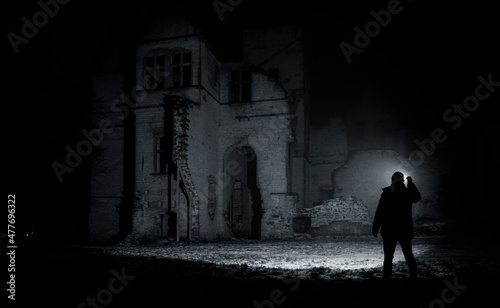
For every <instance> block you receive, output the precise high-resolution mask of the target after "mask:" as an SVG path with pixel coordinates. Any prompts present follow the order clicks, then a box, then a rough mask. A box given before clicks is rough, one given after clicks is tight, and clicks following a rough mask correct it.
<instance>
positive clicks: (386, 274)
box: [382, 237, 398, 280]
mask: <svg viewBox="0 0 500 308" xmlns="http://www.w3.org/2000/svg"><path fill="white" fill-rule="evenodd" d="M383 242H384V271H383V273H382V279H384V280H389V279H390V278H391V276H392V259H394V251H395V250H396V244H397V242H398V241H397V240H396V239H394V238H390V237H384V238H383Z"/></svg>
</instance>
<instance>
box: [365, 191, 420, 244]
mask: <svg viewBox="0 0 500 308" xmlns="http://www.w3.org/2000/svg"><path fill="white" fill-rule="evenodd" d="M394 188H395V190H394V192H393V191H391V187H385V188H383V189H382V196H381V197H380V201H379V203H378V207H377V211H376V212H375V217H374V219H373V227H372V232H373V233H374V234H376V233H378V230H379V228H380V234H381V235H382V237H391V238H397V239H408V238H409V239H412V238H413V217H412V203H415V202H418V201H420V199H421V198H422V197H421V196H420V192H419V191H418V189H417V187H416V186H415V184H413V182H411V183H408V187H406V186H405V185H404V184H403V183H397V184H396V185H395V186H394Z"/></svg>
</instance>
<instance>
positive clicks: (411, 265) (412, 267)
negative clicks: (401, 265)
mask: <svg viewBox="0 0 500 308" xmlns="http://www.w3.org/2000/svg"><path fill="white" fill-rule="evenodd" d="M399 245H401V250H403V255H404V256H405V260H406V264H408V270H409V271H410V279H412V280H414V279H417V261H416V260H415V256H413V249H412V246H411V239H403V240H399Z"/></svg>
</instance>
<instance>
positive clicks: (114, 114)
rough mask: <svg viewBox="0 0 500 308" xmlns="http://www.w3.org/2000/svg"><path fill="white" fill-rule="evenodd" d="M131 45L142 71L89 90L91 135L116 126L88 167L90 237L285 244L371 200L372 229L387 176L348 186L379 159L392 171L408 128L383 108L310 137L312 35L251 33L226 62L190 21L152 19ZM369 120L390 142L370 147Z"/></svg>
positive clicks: (291, 30)
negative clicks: (299, 222) (303, 215)
mask: <svg viewBox="0 0 500 308" xmlns="http://www.w3.org/2000/svg"><path fill="white" fill-rule="evenodd" d="M230 40H231V39H230V38H228V41H229V42H228V43H227V44H230ZM135 46H136V47H135V67H133V68H132V69H123V68H119V67H116V66H113V65H111V66H110V67H111V69H101V70H99V71H97V72H96V73H95V75H94V78H93V81H92V89H93V121H94V125H95V127H98V126H99V123H100V121H102V120H103V119H106V120H107V121H110V122H112V127H113V129H112V131H111V129H110V132H108V133H106V134H105V136H104V138H103V141H102V143H101V144H100V145H99V146H98V147H96V148H95V150H94V151H93V153H92V157H91V160H92V169H91V176H92V178H91V181H92V184H91V192H90V195H91V204H90V212H89V237H90V240H91V241H93V242H104V241H107V240H109V239H112V238H114V237H118V236H120V235H128V236H129V237H132V238H136V239H159V238H165V237H168V238H170V239H217V238H231V237H239V238H248V239H270V238H289V237H291V236H293V235H294V226H293V222H294V218H295V216H296V215H298V214H297V213H299V214H300V210H302V209H304V208H310V207H312V206H314V205H317V204H319V203H320V202H321V201H322V200H326V199H332V198H334V197H341V196H344V195H345V196H354V197H356V198H358V199H365V200H364V203H365V204H364V208H365V209H366V213H361V212H360V213H361V214H359V215H357V216H356V217H364V218H363V219H364V220H363V222H365V223H367V222H368V220H369V218H368V217H369V216H368V212H369V215H373V213H372V212H374V208H375V207H376V204H373V203H374V202H372V201H373V200H368V199H367V198H368V197H372V195H373V196H375V197H374V198H376V197H377V196H379V192H380V189H381V187H383V186H384V185H385V184H386V183H385V182H384V180H382V182H380V180H381V179H384V177H387V178H388V175H387V174H378V177H377V181H378V182H377V181H375V182H376V183H377V184H379V185H373V186H374V188H373V191H375V193H371V192H370V193H367V192H366V189H359V188H360V186H359V185H357V184H353V183H352V182H351V180H352V179H358V180H359V179H361V178H364V177H365V176H366V174H363V169H362V168H363V167H362V166H363V164H364V165H365V167H366V166H369V165H370V164H372V165H373V164H374V159H375V160H376V159H379V160H382V161H384V163H382V166H383V167H384V168H385V167H387V170H390V171H387V172H393V170H392V169H391V168H392V167H394V168H397V167H398V166H399V165H398V162H399V161H402V160H401V159H400V158H399V157H400V156H401V155H400V154H398V151H399V150H401V149H400V148H401V144H400V139H398V138H400V137H401V131H400V130H398V129H399V128H398V126H397V123H394V122H391V120H390V119H386V118H381V117H379V116H378V115H377V112H375V113H371V114H370V115H369V116H368V115H367V118H366V119H363V118H362V117H359V116H356V119H357V122H359V123H357V122H353V121H351V120H352V118H353V116H352V115H351V116H350V115H349V114H347V115H345V116H343V117H332V119H331V120H330V121H329V122H328V123H327V124H326V125H324V126H322V127H315V128H313V127H310V119H309V117H310V116H309V115H310V110H309V108H310V88H311V87H310V75H309V69H308V68H309V65H308V61H309V57H308V49H307V40H306V37H305V33H304V30H303V28H302V27H300V26H295V25H283V26H270V27H262V28H252V29H248V30H247V31H244V33H243V35H242V42H241V51H240V52H241V58H240V59H238V60H237V61H227V60H226V61H222V60H221V59H220V57H218V55H217V50H215V49H214V48H213V47H212V45H211V43H210V41H208V40H207V39H206V38H205V36H204V35H203V32H202V31H201V29H199V28H198V27H197V26H194V25H193V24H192V23H190V22H189V21H188V20H187V19H186V18H185V17H183V16H166V17H161V18H160V17H158V18H155V19H151V23H150V25H149V26H148V28H147V31H145V32H144V33H142V34H141V36H140V37H139V38H137V40H136V44H135ZM365 107H366V106H362V104H361V107H359V108H363V110H365V111H366V108H365ZM372 107H373V106H372ZM367 108H368V109H369V108H370V106H368V107H367ZM373 109H374V110H375V111H376V110H378V109H377V108H373ZM378 114H381V113H378ZM384 114H385V117H387V113H384ZM350 117H351V118H350ZM371 122H374V123H375V124H376V125H377V126H376V127H377V129H379V130H384V132H389V131H390V132H391V134H390V136H393V137H394V138H385V139H384V140H378V139H377V140H374V139H373V138H369V136H368V134H370V132H371V131H372V130H371V129H370V127H369V126H367V125H371V124H370V123H371ZM352 123H354V124H352ZM311 130H313V133H311ZM380 135H384V134H380ZM364 141H369V142H372V143H376V144H377V146H378V145H380V143H382V144H384V146H383V147H382V148H380V146H378V150H377V151H373V149H374V148H375V147H374V146H373V145H367V144H366V142H365V143H363V142H364ZM350 152H352V153H357V154H356V156H353V157H349V155H348V154H349V153H350ZM386 158H387V159H386ZM349 159H351V160H349ZM398 159H399V160H398ZM385 161H391V162H393V165H390V164H389V165H387V163H385ZM375 164H376V162H375ZM384 164H385V165H384ZM346 165H347V166H352V169H350V170H347V171H344V170H342V168H345V166H346ZM360 166H361V167H360ZM360 168H361V169H360ZM335 170H338V174H336V172H334V171H335ZM369 176H370V175H368V177H369ZM389 176H390V175H389ZM334 185H337V186H336V187H334ZM355 189H358V192H361V195H360V196H359V195H358V196H357V195H356V194H357V193H356V191H354V190H355ZM370 189H371V188H370ZM343 190H344V191H343ZM366 196H368V197H366ZM364 197H365V198H364ZM349 198H350V197H349ZM349 198H347V199H343V200H344V201H343V202H344V203H343V205H342V206H343V207H346V206H347V207H348V205H349V204H347V205H345V202H350V201H345V200H353V201H352V202H353V204H354V205H355V206H356V211H360V210H359V209H360V202H358V201H357V200H354V199H349ZM362 201H363V200H362ZM368 201H370V202H368ZM368 203H370V204H368ZM316 212H317V211H316ZM337 216H339V217H350V216H349V215H347V216H346V215H338V213H333V214H332V215H331V217H337ZM351 216H352V215H351ZM353 217H354V216H353ZM329 223H330V222H329ZM358 223H359V222H358ZM312 225H313V227H314V226H316V225H318V226H319V225H321V224H320V223H318V222H314V221H313V223H312ZM306 229H307V228H306ZM295 231H297V229H295ZM303 231H304V230H303Z"/></svg>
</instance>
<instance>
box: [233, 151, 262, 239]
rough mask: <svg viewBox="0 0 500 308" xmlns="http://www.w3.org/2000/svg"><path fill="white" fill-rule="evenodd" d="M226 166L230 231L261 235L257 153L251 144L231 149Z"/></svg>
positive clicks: (236, 234) (250, 235)
mask: <svg viewBox="0 0 500 308" xmlns="http://www.w3.org/2000/svg"><path fill="white" fill-rule="evenodd" d="M225 170H226V172H227V173H228V175H229V177H230V183H229V185H228V187H227V189H226V193H227V194H228V196H230V197H229V202H228V208H227V212H228V220H229V223H230V226H231V232H232V233H233V234H234V235H235V236H236V237H239V238H246V239H260V237H261V220H262V197H261V193H260V189H259V188H258V186H257V155H256V153H255V151H254V150H253V149H252V148H251V147H250V146H243V147H238V148H235V149H233V150H232V151H231V152H230V153H229V155H228V156H227V159H226V162H225Z"/></svg>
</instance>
